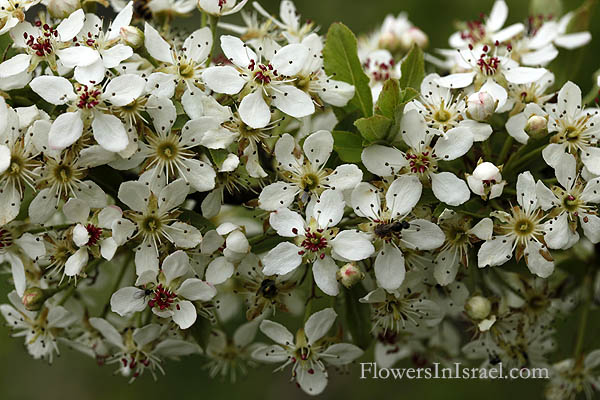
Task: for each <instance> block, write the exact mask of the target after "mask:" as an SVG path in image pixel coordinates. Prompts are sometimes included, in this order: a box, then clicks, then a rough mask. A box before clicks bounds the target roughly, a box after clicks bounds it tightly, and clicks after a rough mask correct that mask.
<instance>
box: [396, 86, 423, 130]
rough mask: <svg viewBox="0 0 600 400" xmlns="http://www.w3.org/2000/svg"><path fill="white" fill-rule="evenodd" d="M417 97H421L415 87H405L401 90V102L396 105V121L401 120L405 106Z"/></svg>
mask: <svg viewBox="0 0 600 400" xmlns="http://www.w3.org/2000/svg"><path fill="white" fill-rule="evenodd" d="M417 97H419V92H417V91H416V90H415V89H413V88H411V87H408V88H406V89H403V90H402V91H401V92H400V102H399V103H398V105H397V106H396V121H397V122H400V120H401V119H402V115H404V106H405V105H407V104H408V103H409V102H411V101H413V100H414V99H416V98H417Z"/></svg>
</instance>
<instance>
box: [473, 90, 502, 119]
mask: <svg viewBox="0 0 600 400" xmlns="http://www.w3.org/2000/svg"><path fill="white" fill-rule="evenodd" d="M494 111H496V100H495V99H494V98H493V97H492V96H490V95H489V93H487V92H485V91H483V90H481V91H479V92H475V93H473V94H471V95H470V96H469V98H468V99H467V112H468V113H469V116H470V117H471V118H473V119H474V120H475V121H485V120H486V119H488V118H489V117H490V116H491V115H492V114H493V113H494Z"/></svg>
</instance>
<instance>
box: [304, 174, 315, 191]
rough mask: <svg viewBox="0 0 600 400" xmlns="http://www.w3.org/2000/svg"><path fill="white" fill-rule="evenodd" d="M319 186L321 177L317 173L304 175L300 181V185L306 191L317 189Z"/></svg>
mask: <svg viewBox="0 0 600 400" xmlns="http://www.w3.org/2000/svg"><path fill="white" fill-rule="evenodd" d="M318 186H319V177H318V176H317V175H315V174H306V175H304V176H303V177H302V180H301V181H300V187H302V188H303V189H304V191H305V192H310V191H312V190H315V189H316V188H317V187H318Z"/></svg>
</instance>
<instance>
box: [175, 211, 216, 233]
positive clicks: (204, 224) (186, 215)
mask: <svg viewBox="0 0 600 400" xmlns="http://www.w3.org/2000/svg"><path fill="white" fill-rule="evenodd" d="M179 219H180V220H181V221H183V222H186V223H188V224H190V225H192V226H193V227H196V228H198V229H199V230H200V232H202V233H205V232H207V231H210V230H211V229H215V228H216V227H215V224H213V223H212V222H210V220H208V219H206V218H204V217H203V216H202V215H200V214H198V213H197V212H196V211H192V210H182V212H181V215H180V216H179Z"/></svg>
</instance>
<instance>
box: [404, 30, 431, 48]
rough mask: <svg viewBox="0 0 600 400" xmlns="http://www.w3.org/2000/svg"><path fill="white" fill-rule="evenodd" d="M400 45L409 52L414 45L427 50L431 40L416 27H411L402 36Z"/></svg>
mask: <svg viewBox="0 0 600 400" xmlns="http://www.w3.org/2000/svg"><path fill="white" fill-rule="evenodd" d="M400 44H401V45H402V47H404V49H406V50H409V49H410V48H411V47H412V46H413V44H416V45H417V46H419V47H420V48H425V47H427V45H428V44H429V38H428V37H427V35H426V34H425V32H423V31H422V30H420V29H419V28H417V27H416V26H413V27H410V28H409V29H407V30H406V31H405V32H404V33H403V34H402V35H401V36H400Z"/></svg>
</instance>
